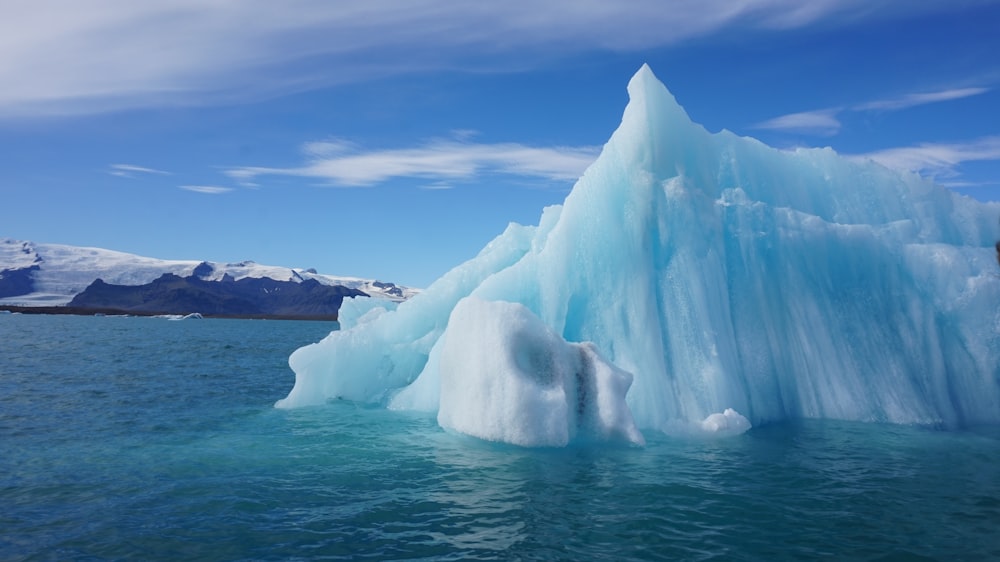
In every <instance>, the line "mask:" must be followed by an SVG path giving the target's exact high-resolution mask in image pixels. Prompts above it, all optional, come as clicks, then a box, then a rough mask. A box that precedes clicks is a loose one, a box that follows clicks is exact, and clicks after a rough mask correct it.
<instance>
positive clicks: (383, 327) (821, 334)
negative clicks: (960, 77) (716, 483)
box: [278, 66, 1000, 445]
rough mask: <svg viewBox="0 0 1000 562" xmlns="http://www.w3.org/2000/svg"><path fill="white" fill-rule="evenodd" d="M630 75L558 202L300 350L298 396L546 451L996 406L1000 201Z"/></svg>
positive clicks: (936, 416) (988, 412) (945, 414)
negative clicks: (714, 110) (789, 137)
mask: <svg viewBox="0 0 1000 562" xmlns="http://www.w3.org/2000/svg"><path fill="white" fill-rule="evenodd" d="M628 89H629V96H630V102H629V104H628V106H627V107H626V109H625V112H624V115H623V117H622V123H621V125H620V127H619V128H618V130H617V131H615V133H614V134H613V135H612V137H611V139H610V141H609V142H608V143H607V144H606V145H605V147H604V150H603V151H602V153H601V155H600V157H599V158H598V159H597V161H596V162H595V163H594V164H593V165H591V167H590V168H589V169H588V170H587V171H586V173H585V174H584V175H583V177H582V178H580V180H579V181H578V182H577V184H576V186H575V187H574V188H573V191H572V192H571V193H570V195H569V196H568V197H567V198H566V201H565V203H564V204H563V205H562V206H554V207H550V208H547V209H545V210H544V212H543V213H542V216H541V220H540V222H539V224H538V226H533V227H528V226H521V225H516V224H512V225H511V226H510V227H508V229H507V230H506V231H505V232H504V233H503V234H502V235H500V236H499V237H497V238H496V239H495V240H493V241H492V242H491V243H490V244H489V245H488V246H487V247H486V248H484V249H483V250H482V252H480V254H479V255H478V256H476V257H475V258H474V259H472V260H470V261H468V262H466V263H465V264H462V265H460V266H458V267H456V268H455V269H454V270H452V271H451V272H449V273H448V274H446V275H445V276H444V277H442V278H441V279H439V280H438V281H436V282H435V283H434V284H433V285H431V287H429V288H428V289H427V290H426V291H424V292H423V293H421V294H420V295H418V296H417V297H414V298H413V299H411V300H409V301H407V302H404V303H402V304H400V305H399V306H398V307H397V308H395V309H394V310H386V311H378V310H376V311H369V312H368V313H367V314H364V315H363V316H362V315H357V317H356V318H350V320H349V321H345V322H344V323H343V330H342V331H339V332H334V333H332V334H330V336H329V337H327V338H326V339H324V340H323V341H321V342H319V343H317V344H313V345H309V346H306V347H303V348H301V349H299V350H297V351H296V352H295V353H294V354H293V355H292V357H291V358H290V364H291V366H292V368H293V370H294V371H295V373H296V381H295V387H294V388H293V389H292V391H291V392H290V393H289V395H288V397H286V398H285V399H283V400H281V401H279V403H278V406H280V407H295V406H301V405H309V404H318V403H323V402H325V401H326V400H329V399H333V398H343V399H349V400H356V401H364V402H373V403H378V404H382V405H385V406H387V407H390V408H398V409H414V410H424V411H429V412H437V414H438V420H439V423H440V424H441V425H442V426H444V427H447V428H452V429H455V430H457V431H461V432H465V433H469V434H471V435H475V436H477V437H481V438H484V439H491V440H498V441H506V442H511V443H518V444H526V445H562V444H565V443H569V442H573V441H576V440H581V439H586V440H611V441H626V442H632V443H640V442H641V441H642V436H641V435H640V434H639V432H638V430H636V428H637V427H638V428H642V429H647V430H659V431H667V432H671V431H675V430H677V428H687V429H686V430H691V428H694V430H698V431H707V432H719V433H738V432H740V431H744V430H745V429H746V428H748V427H749V426H750V424H751V423H753V424H759V423H763V422H768V421H776V420H783V419H789V418H836V419H846V420H869V421H888V422H897V423H921V424H935V425H944V426H960V425H966V424H975V423H997V422H1000V277H998V273H1000V272H998V271H997V269H996V262H995V259H994V256H993V253H992V252H993V243H994V242H995V237H996V235H997V232H996V230H995V224H996V220H997V217H998V215H1000V205H998V204H995V203H980V202H976V201H973V200H971V199H968V198H965V197H961V196H958V195H956V194H954V193H952V192H950V191H948V190H945V189H943V188H941V187H939V186H936V185H934V184H933V183H932V182H931V181H929V180H926V179H923V178H920V177H918V176H916V175H913V174H900V173H897V172H894V171H890V170H888V169H886V168H884V167H881V166H879V165H877V164H874V163H871V162H855V161H851V160H847V159H845V158H842V157H840V156H838V155H837V154H835V153H834V152H833V151H832V150H829V149H822V150H815V149H814V150H796V151H792V152H789V151H779V150H775V149H773V148H770V147H768V146H766V145H764V144H762V143H760V142H758V141H756V140H754V139H749V138H742V137H738V136H736V135H734V134H732V133H729V132H727V131H723V132H721V133H717V134H710V133H708V132H707V131H706V130H705V129H703V128H702V127H701V126H699V125H696V124H694V123H692V122H691V121H690V119H689V118H688V116H687V114H686V113H685V112H684V110H683V109H682V108H681V107H680V106H679V105H678V104H677V102H676V101H675V100H674V98H673V97H672V96H671V95H670V93H669V92H668V91H667V90H666V88H665V87H664V86H663V85H662V84H661V83H660V82H659V81H658V80H657V79H656V78H655V77H654V76H653V73H652V72H651V71H650V70H649V68H648V67H645V66H644V67H643V68H642V69H640V70H639V72H638V73H637V74H636V75H635V76H634V77H633V79H632V80H631V82H630V83H629V87H628ZM629 379H631V386H629V384H628V381H629ZM581 380H582V381H584V382H583V383H581V382H580V381H581ZM584 388H586V389H587V390H583V389H584ZM622 397H624V400H622Z"/></svg>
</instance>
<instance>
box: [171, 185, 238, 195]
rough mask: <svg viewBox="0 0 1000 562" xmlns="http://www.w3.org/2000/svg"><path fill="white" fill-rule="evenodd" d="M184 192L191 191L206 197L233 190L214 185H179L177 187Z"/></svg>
mask: <svg viewBox="0 0 1000 562" xmlns="http://www.w3.org/2000/svg"><path fill="white" fill-rule="evenodd" d="M177 187H179V188H181V189H183V190H185V191H193V192H195V193H205V194H207V195H220V194H222V193H229V192H230V191H232V190H233V188H231V187H220V186H215V185H179V186H177Z"/></svg>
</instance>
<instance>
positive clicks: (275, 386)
mask: <svg viewBox="0 0 1000 562" xmlns="http://www.w3.org/2000/svg"><path fill="white" fill-rule="evenodd" d="M335 327H336V326H335V324H331V323H322V322H290V321H250V320H184V321H179V322H175V321H169V320H166V319H158V318H125V317H71V316H33V315H0V559H2V560H22V559H26V560H72V559H87V560H102V559H192V560H193V559H200V560H241V559H253V560H274V559H281V560H289V559H292V560H294V559H310V560H311V559H324V560H331V559H332V560H336V559H352V560H365V559H369V560H386V559H434V560H449V559H451V560H466V559H504V560H511V559H514V560H516V559H530V560H547V559H551V560H586V559H597V560H630V559H633V560H640V559H642V560H649V559H664V560H710V559H719V560H775V559H796V560H797V559H813V558H828V559H831V560H850V559H939V560H984V559H991V558H992V559H1000V430H998V429H997V428H973V429H966V430H963V431H957V432H956V431H940V430H936V429H933V428H927V427H916V426H903V425H886V424H864V423H847V422H833V421H802V422H797V423H787V424H780V425H765V426H761V427H755V428H753V429H751V430H750V431H749V432H747V433H745V434H743V435H739V436H735V437H728V438H719V439H706V438H678V437H667V436H665V435H661V434H656V433H655V432H646V437H647V444H646V446H645V447H642V448H639V447H625V446H619V447H608V446H602V447H598V446H590V447H586V446H576V447H570V448H564V449H552V448H541V449H530V448H519V447H514V446H510V445H499V444H493V443H489V442H485V441H480V440H477V439H474V438H470V437H466V436H462V435H458V434H453V433H449V432H446V431H445V430H442V429H441V428H440V427H439V426H438V425H437V423H436V421H435V420H434V418H433V417H428V416H423V415H415V414H407V413H401V412H392V411H387V410H384V409H381V408H369V407H365V406H362V405H358V404H354V403H350V402H344V401H335V402H331V403H327V404H324V405H320V406H315V407H308V408H300V409H292V410H282V409H276V408H274V407H273V404H274V402H275V401H276V400H278V399H280V398H282V397H284V396H285V395H286V394H287V393H288V391H289V389H290V388H291V386H292V384H293V382H294V376H293V374H292V372H291V370H290V369H289V368H288V365H287V358H288V355H289V354H290V353H291V352H292V351H293V350H294V349H296V348H297V347H299V346H301V345H303V344H306V343H309V342H313V341H317V340H319V339H320V338H322V337H323V336H325V335H326V334H327V333H328V332H329V331H330V330H331V329H334V328H335Z"/></svg>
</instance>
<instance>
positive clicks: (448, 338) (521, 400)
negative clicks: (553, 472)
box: [438, 297, 645, 447]
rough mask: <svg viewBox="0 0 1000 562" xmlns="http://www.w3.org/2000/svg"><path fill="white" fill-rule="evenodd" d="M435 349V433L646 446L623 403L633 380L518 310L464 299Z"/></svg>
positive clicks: (592, 350)
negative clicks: (438, 386)
mask: <svg viewBox="0 0 1000 562" xmlns="http://www.w3.org/2000/svg"><path fill="white" fill-rule="evenodd" d="M440 343H441V349H440V363H439V369H440V384H441V394H440V398H441V400H440V408H439V410H438V423H439V424H440V425H441V427H444V428H446V429H452V430H454V431H458V432H461V433H465V434H467V435H472V436H474V437H478V438H480V439H485V440H489V441H500V442H504V443H511V444H514V445H521V446H526V447H562V446H565V445H567V444H569V443H571V442H575V441H584V442H587V441H599V442H624V443H633V444H637V445H644V444H645V440H644V439H643V436H642V434H641V433H640V432H639V430H638V429H637V428H636V426H635V422H634V421H633V418H632V412H631V411H630V410H629V408H628V406H627V405H626V403H625V395H626V393H627V392H628V389H629V387H630V386H631V384H632V375H631V374H630V373H628V372H626V371H623V370H621V369H619V368H617V367H615V366H614V365H612V364H611V363H609V362H607V361H606V360H604V359H603V358H602V357H601V356H600V354H599V353H598V352H597V348H596V347H595V346H594V345H593V344H591V343H570V342H567V341H565V340H564V339H563V338H562V337H560V336H559V335H557V334H556V333H554V332H553V331H552V330H550V329H549V328H548V327H547V326H546V325H545V324H544V323H543V322H542V321H541V320H540V319H539V318H538V317H537V316H535V315H534V314H533V313H532V312H531V311H530V310H529V309H528V308H527V307H525V306H523V305H521V304H517V303H510V302H500V301H484V300H480V299H478V298H475V297H468V298H465V299H462V300H461V301H459V303H458V304H457V305H456V306H455V308H454V310H453V311H452V314H451V317H450V319H449V321H448V328H447V329H446V330H445V333H444V335H443V339H442V341H441V342H440Z"/></svg>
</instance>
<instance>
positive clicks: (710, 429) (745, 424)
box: [701, 408, 750, 435]
mask: <svg viewBox="0 0 1000 562" xmlns="http://www.w3.org/2000/svg"><path fill="white" fill-rule="evenodd" d="M701 428H702V429H703V430H704V431H705V432H707V433H717V434H719V435H739V434H741V433H744V432H745V431H746V430H748V429H750V420H748V419H746V418H745V417H743V415H742V414H740V413H739V412H737V411H736V410H734V409H732V408H726V410H725V411H724V412H722V413H721V414H712V415H710V416H708V417H707V418H705V419H704V420H702V422H701Z"/></svg>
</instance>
